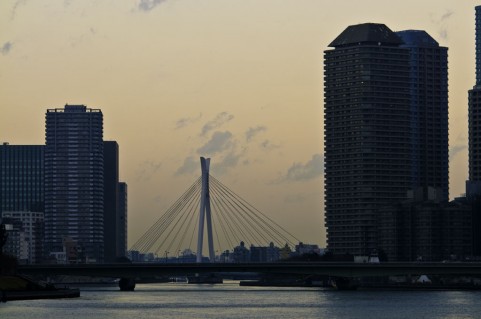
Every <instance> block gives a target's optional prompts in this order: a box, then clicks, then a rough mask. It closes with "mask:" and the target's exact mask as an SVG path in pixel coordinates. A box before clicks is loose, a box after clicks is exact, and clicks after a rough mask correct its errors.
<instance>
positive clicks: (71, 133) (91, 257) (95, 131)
mask: <svg viewBox="0 0 481 319" xmlns="http://www.w3.org/2000/svg"><path fill="white" fill-rule="evenodd" d="M103 155H104V153H103V115H102V112H101V110H99V109H90V108H87V107H86V106H84V105H65V108H56V109H48V110H47V113H46V148H45V248H46V252H47V253H55V252H61V251H62V250H65V249H66V248H65V246H66V245H67V243H68V246H69V252H68V253H69V258H68V259H69V260H70V261H72V260H77V261H79V262H93V261H96V262H100V261H102V260H103V256H104V243H103V241H104V236H103V234H104V228H103V225H104V222H103V219H104V207H103V200H104V177H103V174H104V166H103V165H104V162H103Z"/></svg>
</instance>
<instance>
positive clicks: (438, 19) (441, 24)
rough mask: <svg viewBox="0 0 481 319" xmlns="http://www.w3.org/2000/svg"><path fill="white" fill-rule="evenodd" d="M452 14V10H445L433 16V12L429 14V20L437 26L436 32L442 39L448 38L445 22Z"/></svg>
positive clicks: (446, 22)
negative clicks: (439, 14)
mask: <svg viewBox="0 0 481 319" xmlns="http://www.w3.org/2000/svg"><path fill="white" fill-rule="evenodd" d="M453 15H454V11H453V10H446V12H445V13H443V14H442V15H441V16H435V15H434V14H431V22H432V23H433V24H435V25H436V26H437V27H438V34H439V36H440V37H441V38H442V39H444V40H447V39H448V26H447V24H448V22H449V20H450V18H451V17H452V16H453Z"/></svg>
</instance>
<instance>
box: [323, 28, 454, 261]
mask: <svg viewBox="0 0 481 319" xmlns="http://www.w3.org/2000/svg"><path fill="white" fill-rule="evenodd" d="M329 46H330V47H332V48H333V49H329V50H326V51H325V54H324V61H325V67H324V71H325V93H324V96H325V100H324V103H325V111H324V136H325V137H324V138H325V143H324V145H325V216H326V217H325V221H326V227H327V244H328V249H329V251H331V252H333V253H341V254H343V253H349V254H353V255H364V256H368V255H370V254H372V253H373V252H375V251H376V250H377V246H378V238H377V237H378V234H377V224H378V214H379V213H380V210H379V208H380V207H383V206H386V205H390V204H392V203H395V202H401V201H403V200H406V193H407V191H408V190H417V189H421V190H422V192H423V196H424V197H426V198H427V196H428V190H429V189H430V188H437V189H440V190H441V191H440V192H441V193H442V198H443V200H445V201H447V200H448V195H449V191H448V127H447V124H448V123H447V122H448V108H447V93H448V92H447V48H444V47H440V46H439V44H438V43H437V42H436V41H435V40H434V39H432V38H431V37H430V36H429V35H428V34H427V33H426V32H424V31H416V30H409V31H401V32H398V33H395V32H393V31H391V30H390V29H389V28H388V27H387V26H385V25H383V24H374V23H366V24H360V25H354V26H349V27H348V28H347V29H346V30H344V31H343V32H342V33H341V34H340V35H339V36H338V37H337V38H336V39H335V40H334V41H333V42H332V43H331V44H330V45H329Z"/></svg>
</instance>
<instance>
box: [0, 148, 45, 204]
mask: <svg viewBox="0 0 481 319" xmlns="http://www.w3.org/2000/svg"><path fill="white" fill-rule="evenodd" d="M44 149H45V146H43V145H10V144H9V143H3V144H2V145H0V213H1V212H5V211H9V212H15V211H18V212H28V211H31V212H43V211H44V185H43V180H44Z"/></svg>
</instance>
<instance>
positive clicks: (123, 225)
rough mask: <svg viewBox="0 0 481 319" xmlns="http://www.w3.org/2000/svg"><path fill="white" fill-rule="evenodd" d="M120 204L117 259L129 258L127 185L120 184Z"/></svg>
mask: <svg viewBox="0 0 481 319" xmlns="http://www.w3.org/2000/svg"><path fill="white" fill-rule="evenodd" d="M118 194H119V196H118V204H117V257H126V256H127V247H128V246H127V242H128V237H127V225H128V222H127V220H128V218H127V217H128V201H127V197H128V191H127V183H124V182H120V183H119V184H118Z"/></svg>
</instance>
